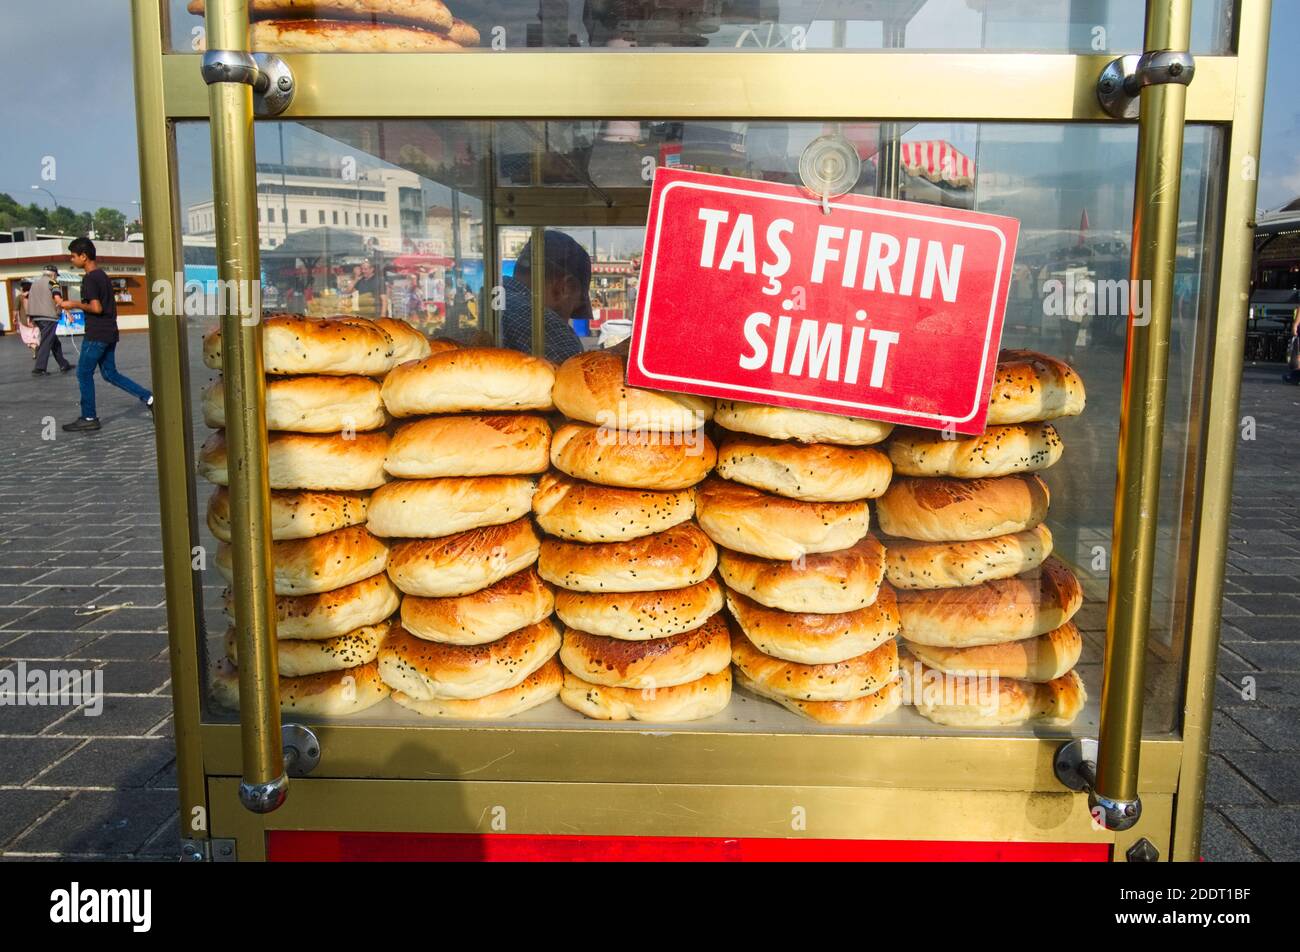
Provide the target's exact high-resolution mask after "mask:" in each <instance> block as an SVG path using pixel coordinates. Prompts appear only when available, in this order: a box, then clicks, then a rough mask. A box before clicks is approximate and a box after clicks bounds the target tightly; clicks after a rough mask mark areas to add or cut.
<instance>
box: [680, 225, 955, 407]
mask: <svg viewBox="0 0 1300 952" xmlns="http://www.w3.org/2000/svg"><path fill="white" fill-rule="evenodd" d="M698 217H699V220H700V221H701V222H702V223H703V235H702V238H701V241H700V267H701V268H704V269H713V270H719V271H731V270H733V269H739V270H740V271H743V272H744V273H746V274H758V273H760V272H761V273H762V274H763V276H764V277H766V278H767V279H768V283H767V285H766V286H765V287H763V288H762V292H763V293H764V294H766V295H777V294H780V293H781V292H782V289H783V285H782V279H783V278H785V277H786V276H787V275H788V274H789V272H790V268H791V265H792V263H793V261H792V256H791V254H790V250H789V247H788V245H787V244H786V241H785V238H786V237H787V236H789V235H792V234H793V232H794V230H795V224H794V222H793V221H791V220H790V219H787V218H776V219H773V220H772V221H771V222H769V223H768V225H767V228H766V229H764V230H763V231H762V245H763V247H762V249H761V250H760V248H759V238H758V235H757V234H756V229H755V227H754V217H753V216H752V215H747V214H739V215H736V216H735V218H734V220H733V219H732V217H731V215H730V213H728V212H727V211H726V210H725V209H717V208H701V209H700V210H699V213H698ZM720 239H724V240H720ZM922 244H923V243H922V241H921V239H920V238H916V237H909V238H907V239H906V241H905V242H901V243H900V242H899V240H898V238H896V237H895V236H894V235H891V234H888V233H887V232H880V231H876V232H867V231H864V230H861V229H854V228H850V229H845V228H841V227H838V226H834V225H826V224H823V225H820V226H819V227H818V229H817V235H816V239H815V243H814V252H813V255H812V259H811V262H810V268H809V272H808V274H807V275H806V276H803V279H804V280H805V281H806V282H808V283H810V284H823V283H826V282H828V281H835V280H838V281H839V283H840V285H841V286H842V287H845V288H855V287H860V288H861V289H862V290H864V291H872V292H877V293H880V294H892V295H901V296H905V297H916V298H919V299H923V300H928V299H932V298H934V296H935V293H936V292H938V295H939V297H940V298H941V299H942V300H943V301H945V302H948V303H952V302H953V301H955V300H956V298H957V287H958V284H959V282H960V279H961V264H962V257H963V255H964V253H965V247H964V246H963V245H961V244H956V243H952V244H948V245H945V243H944V242H941V241H936V240H933V239H930V240H927V241H925V242H924V248H922ZM719 248H721V252H719ZM918 276H919V281H918ZM792 306H793V301H792V300H790V299H786V300H784V301H782V302H781V307H782V310H783V311H788V310H789V309H790V308H791V307H792ZM853 319H854V321H855V322H857V323H856V324H855V326H853V327H852V329H851V330H849V331H848V340H847V342H846V341H845V340H844V334H845V324H844V323H843V322H841V321H839V320H836V319H833V318H832V319H829V320H826V321H822V320H818V319H817V318H816V317H803V318H796V317H794V316H793V315H791V314H786V313H781V314H779V315H777V316H776V317H775V318H774V317H773V316H772V314H770V313H767V312H765V311H753V312H751V313H750V314H749V315H748V317H746V318H745V322H744V339H745V343H746V345H747V346H748V352H747V353H741V354H740V355H739V357H738V364H739V366H740V367H741V369H743V370H757V369H759V368H763V367H766V368H767V369H768V370H769V371H770V372H772V373H774V374H783V375H787V376H792V377H805V378H809V379H813V380H830V381H843V382H844V383H846V384H857V383H858V382H859V380H860V378H861V376H862V374H861V371H862V369H863V363H864V359H869V361H870V373H869V374H868V375H867V379H866V385H867V386H868V387H873V388H880V387H882V386H883V385H884V381H885V379H886V370H887V367H888V360H889V354H890V348H891V347H893V345H895V344H897V343H898V342H899V339H900V335H899V333H898V332H897V331H890V330H884V329H882V328H873V327H871V325H870V322H869V320H868V315H867V312H866V311H865V310H861V309H859V310H856V311H855V312H854V314H853ZM796 320H797V321H798V325H797V327H796Z"/></svg>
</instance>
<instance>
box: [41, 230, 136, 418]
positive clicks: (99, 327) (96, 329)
mask: <svg viewBox="0 0 1300 952" xmlns="http://www.w3.org/2000/svg"><path fill="white" fill-rule="evenodd" d="M68 259H69V260H70V261H71V262H72V266H73V267H74V268H81V269H83V270H84V271H85V272H86V273H85V275H84V276H83V277H82V279H81V300H80V301H62V302H60V304H59V307H61V308H62V309H63V310H65V311H71V310H75V309H77V308H80V309H81V310H83V311H85V312H86V341H85V343H84V344H82V346H81V358H80V359H79V360H78V361H77V383H79V384H80V385H81V416H79V417H77V419H75V420H73V421H72V422H71V423H65V424H63V428H64V429H65V430H69V431H72V432H86V431H93V430H98V429H99V417H98V416H97V415H96V414H95V368H96V367H98V368H99V373H100V376H102V377H103V378H104V382H105V383H111V384H112V385H113V386H115V387H120V388H121V389H123V390H125V391H126V392H127V393H129V394H131V396H133V397H135V398H136V399H137V400H139V401H140V402H141V403H143V404H144V405H145V406H146V407H148V408H149V412H150V413H153V394H151V393H150V392H149V391H148V390H146V389H145V388H144V387H142V386H140V385H139V384H138V383H136V382H135V381H134V380H132V379H131V378H130V377H128V376H126V374H120V373H118V372H117V364H116V362H115V361H114V358H113V352H114V351H115V350H117V337H118V334H117V302H116V300H115V299H114V297H113V282H112V281H110V280H109V279H108V275H106V274H105V273H104V272H103V269H101V268H100V267H99V265H97V264H96V263H95V243H94V242H93V241H91V240H90V239H89V238H74V239H72V242H71V244H69V245H68Z"/></svg>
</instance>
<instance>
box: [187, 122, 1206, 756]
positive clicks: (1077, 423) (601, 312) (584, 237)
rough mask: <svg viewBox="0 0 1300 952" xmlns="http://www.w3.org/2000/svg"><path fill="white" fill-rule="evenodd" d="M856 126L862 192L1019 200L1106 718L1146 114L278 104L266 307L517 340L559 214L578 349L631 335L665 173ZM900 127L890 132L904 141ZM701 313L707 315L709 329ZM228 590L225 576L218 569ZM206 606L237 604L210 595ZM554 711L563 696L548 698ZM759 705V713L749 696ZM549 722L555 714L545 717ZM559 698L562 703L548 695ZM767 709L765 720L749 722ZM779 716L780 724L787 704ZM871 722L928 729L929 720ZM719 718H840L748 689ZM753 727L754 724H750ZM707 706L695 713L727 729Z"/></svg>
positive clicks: (1202, 163)
mask: <svg viewBox="0 0 1300 952" xmlns="http://www.w3.org/2000/svg"><path fill="white" fill-rule="evenodd" d="M827 133H835V134H839V135H842V136H844V137H845V138H846V139H847V140H848V141H849V143H851V145H852V146H853V148H854V149H855V150H856V151H857V152H858V155H859V157H860V158H861V160H862V162H861V172H860V175H859V179H858V181H857V182H856V184H855V185H854V187H853V190H854V191H855V192H858V193H860V194H869V195H870V194H880V193H882V192H891V193H892V194H895V195H896V196H897V197H898V198H901V199H904V200H909V201H918V202H926V203H929V204H941V205H948V206H952V207H961V208H973V209H977V210H980V211H985V212H991V213H996V214H1001V215H1008V216H1011V217H1014V218H1016V219H1018V220H1019V221H1020V223H1021V232H1020V242H1019V247H1018V249H1017V255H1016V263H1015V269H1014V273H1013V280H1012V285H1011V288H1010V296H1009V300H1008V306H1007V313H1006V321H1005V329H1004V337H1003V343H1004V346H1006V347H1014V348H1029V349H1033V350H1039V351H1042V352H1045V353H1047V354H1051V355H1053V356H1056V357H1060V358H1064V359H1066V360H1068V361H1070V362H1071V363H1072V364H1073V365H1074V366H1075V367H1076V369H1077V370H1078V371H1079V373H1080V375H1081V376H1082V377H1083V379H1084V382H1085V384H1086V386H1087V393H1088V406H1087V410H1086V411H1085V413H1084V414H1083V415H1082V416H1080V417H1075V418H1068V419H1065V420H1061V421H1058V423H1057V428H1058V430H1059V432H1060V434H1061V438H1062V440H1063V443H1064V446H1065V460H1064V461H1063V463H1062V464H1060V465H1057V466H1054V467H1052V468H1050V469H1049V470H1047V471H1046V472H1044V473H1043V477H1044V479H1045V480H1046V482H1047V483H1048V485H1049V487H1050V489H1051V494H1052V502H1051V508H1050V513H1049V517H1048V522H1049V526H1050V528H1051V530H1052V534H1053V536H1054V540H1055V541H1054V550H1055V554H1056V556H1057V557H1058V558H1060V559H1062V560H1063V561H1065V562H1067V563H1068V564H1069V565H1070V566H1071V568H1072V569H1073V570H1074V572H1075V573H1076V574H1077V575H1078V577H1079V578H1080V580H1081V581H1082V583H1083V586H1084V591H1085V604H1084V607H1083V609H1082V610H1081V611H1080V613H1079V614H1078V615H1077V616H1076V617H1075V619H1074V621H1075V623H1076V624H1077V625H1078V627H1079V628H1080V630H1081V631H1082V632H1083V635H1084V640H1085V649H1084V655H1083V658H1082V660H1081V663H1080V666H1079V672H1080V674H1081V675H1082V677H1083V678H1084V681H1085V683H1086V685H1087V689H1088V693H1089V695H1090V697H1091V699H1092V700H1091V702H1090V704H1089V706H1088V708H1087V709H1086V710H1085V712H1084V713H1083V715H1081V716H1080V718H1079V719H1078V720H1077V721H1076V722H1075V724H1074V725H1073V726H1072V728H1071V730H1073V731H1075V732H1078V733H1088V732H1092V731H1095V729H1096V717H1097V705H1096V702H1097V700H1098V698H1099V696H1100V661H1101V652H1102V645H1103V639H1104V627H1105V617H1104V616H1105V604H1106V593H1107V586H1108V581H1109V576H1110V561H1111V559H1112V558H1113V553H1111V551H1110V533H1111V528H1112V521H1113V515H1114V512H1113V499H1114V489H1115V481H1116V469H1115V466H1116V444H1117V437H1118V427H1117V420H1118V416H1119V401H1120V395H1121V389H1122V381H1123V374H1124V345H1125V335H1126V320H1127V314H1128V305H1129V295H1130V293H1132V294H1135V295H1137V303H1138V305H1139V306H1140V307H1145V304H1146V301H1145V298H1144V295H1145V293H1146V292H1145V291H1144V289H1142V288H1136V289H1130V288H1129V287H1128V286H1127V280H1126V279H1127V274H1128V263H1129V256H1130V244H1131V230H1132V215H1133V208H1132V201H1133V185H1132V182H1133V176H1132V169H1133V168H1134V163H1135V159H1136V130H1135V128H1134V127H1132V126H1120V125H1085V124H1057V125H1048V124H1028V123H1026V124H998V125H994V124H983V125H980V124H972V123H938V122H925V123H891V124H879V123H873V122H867V121H860V122H853V123H821V122H804V123H781V122H748V123H744V122H741V123H734V122H708V121H691V122H660V121H654V122H651V121H635V120H621V121H616V122H615V121H609V122H587V121H578V122H558V121H555V122H545V123H530V122H499V123H494V124H490V125H489V124H480V123H473V122H433V121H422V120H421V121H415V120H412V121H395V122H375V121H329V122H324V121H322V122H311V123H288V122H285V123H263V124H259V126H258V135H257V206H258V228H259V236H260V247H261V254H262V267H263V276H264V281H265V292H264V306H265V307H266V308H267V309H270V310H288V311H296V312H302V313H308V314H336V313H353V314H384V315H391V316H395V317H401V318H403V319H405V320H408V321H410V322H411V323H412V324H415V325H416V326H418V327H420V328H421V329H422V330H424V331H425V333H427V334H430V335H434V336H448V337H452V338H454V339H457V340H460V341H464V342H477V341H494V340H500V335H501V328H500V327H499V326H498V323H497V321H496V320H495V317H496V316H497V314H496V312H495V311H494V310H493V303H492V302H493V299H494V297H495V294H494V291H496V290H497V288H498V287H500V285H501V282H502V281H509V280H511V279H513V278H514V276H515V274H516V266H517V264H518V259H519V257H520V254H521V252H523V250H524V248H525V246H526V244H527V243H528V242H529V240H530V238H531V237H532V235H533V233H534V228H545V229H548V230H554V231H559V232H563V233H564V234H565V235H567V236H569V238H571V239H572V240H573V241H574V242H576V244H577V245H578V246H581V249H582V251H583V253H584V254H585V256H586V259H587V261H588V262H589V267H590V283H589V289H588V296H589V298H590V304H591V310H590V317H587V316H586V315H585V314H584V315H582V316H581V317H580V318H579V319H578V320H575V321H572V322H571V325H570V326H571V328H572V331H573V333H574V334H575V335H576V336H577V337H578V338H580V339H581V346H583V347H585V348H588V349H590V348H594V347H605V346H613V345H617V344H618V343H620V342H622V341H623V340H625V338H626V336H627V334H628V332H629V331H630V318H631V315H632V313H633V312H634V310H635V306H636V298H637V290H638V284H639V279H640V266H641V244H642V238H643V234H644V231H643V225H644V222H645V215H646V205H647V202H648V200H649V182H650V180H651V179H652V178H653V172H654V169H655V168H658V167H664V166H675V167H682V168H697V169H703V170H706V171H711V172H721V173H724V174H730V175H736V176H742V177H749V178H755V179H766V180H770V181H778V182H787V183H797V182H798V181H799V178H798V171H797V170H798V160H799V156H800V154H801V152H802V151H803V149H804V148H805V147H806V146H807V144H808V143H810V142H812V141H813V140H814V139H816V138H818V137H819V136H822V135H825V134H827ZM207 136H208V132H207V127H206V126H205V125H202V124H197V123H182V124H180V125H179V126H178V129H177V150H178V155H179V159H180V162H179V168H180V193H181V209H182V222H181V227H182V232H183V235H182V240H183V244H184V250H185V261H186V277H187V278H188V279H190V280H193V281H197V282H200V283H202V282H207V281H211V280H213V279H215V277H216V267H215V258H214V250H213V249H214V246H215V228H216V220H215V210H214V208H213V204H212V200H211V195H212V186H211V181H212V179H211V168H210V159H209V155H210V152H209V143H208V139H207ZM894 137H897V138H896V141H895V138H894ZM1220 150H1221V136H1220V134H1219V132H1218V131H1217V130H1215V129H1212V128H1210V127H1204V126H1189V127H1188V129H1187V132H1186V137H1185V156H1184V174H1183V183H1182V205H1181V211H1180V216H1179V220H1180V226H1179V237H1178V248H1177V272H1176V275H1177V278H1176V285H1175V296H1176V300H1175V311H1174V314H1173V321H1172V338H1171V346H1170V373H1169V392H1168V410H1167V419H1166V427H1165V436H1164V440H1165V456H1164V462H1163V483H1162V498H1161V506H1160V517H1159V525H1158V543H1157V546H1158V547H1157V561H1156V576H1155V597H1154V599H1153V603H1152V633H1151V640H1150V646H1151V652H1152V658H1151V661H1150V663H1149V677H1148V695H1149V696H1148V705H1147V714H1146V727H1147V730H1148V732H1159V731H1165V730H1169V729H1170V728H1171V727H1172V726H1173V725H1174V719H1175V714H1176V711H1177V710H1178V686H1179V671H1180V661H1181V657H1180V656H1181V651H1182V629H1183V625H1184V622H1185V617H1184V604H1185V591H1184V590H1183V586H1184V585H1185V584H1186V578H1187V576H1188V566H1187V559H1188V542H1189V538H1190V536H1189V534H1188V533H1189V526H1190V512H1191V506H1192V503H1193V501H1194V495H1193V493H1194V486H1193V485H1192V478H1191V477H1192V475H1193V474H1191V473H1189V471H1188V470H1189V467H1188V466H1187V462H1188V461H1189V460H1190V459H1193V458H1194V456H1195V452H1196V450H1197V446H1196V433H1197V432H1198V430H1199V418H1198V414H1199V410H1200V400H1201V397H1202V394H1201V393H1200V391H1199V389H1198V384H1197V381H1196V380H1195V379H1194V367H1195V366H1197V364H1196V360H1197V359H1199V357H1200V356H1203V355H1201V354H1200V352H1201V351H1202V350H1203V348H1204V346H1205V341H1206V337H1207V335H1205V334H1203V333H1201V329H1202V328H1203V327H1204V326H1205V325H1204V323H1203V320H1204V317H1205V315H1206V313H1207V311H1206V308H1207V301H1208V293H1209V290H1210V282H1209V280H1208V277H1207V275H1208V274H1209V272H1210V264H1211V261H1212V258H1213V254H1214V252H1215V249H1214V248H1213V247H1212V245H1211V244H1210V239H1209V238H1208V237H1207V236H1209V235H1213V234H1215V233H1216V232H1215V228H1214V222H1213V221H1212V215H1213V209H1215V208H1217V206H1218V201H1217V197H1216V195H1215V194H1214V188H1213V183H1214V182H1215V181H1216V180H1217V178H1218V171H1219V167H1220V162H1221V156H1220ZM709 334H710V328H709V327H708V326H707V324H705V325H703V326H701V327H699V328H698V337H699V339H700V341H701V342H706V341H708V339H709ZM216 584H217V591H219V583H216ZM207 604H208V606H209V608H210V609H211V608H212V607H213V606H219V605H220V599H219V598H218V597H217V592H215V591H210V592H209V598H208V601H207ZM548 710H549V709H548ZM756 711H760V712H761V713H758V714H755V712H756ZM538 716H539V717H541V718H542V720H543V721H545V719H546V717H551V716H552V714H545V715H544V716H543V715H541V714H539V715H538ZM554 716H555V717H561V718H562V717H565V716H567V715H565V714H563V713H554ZM754 716H757V717H758V718H759V719H758V720H754V721H752V722H751V721H750V720H749V718H751V717H754ZM783 718H784V719H783ZM908 718H910V715H908V717H904V718H901V719H899V720H898V721H897V722H895V721H892V720H891V721H890V722H889V723H886V724H881V725H877V726H876V727H873V730H879V731H889V730H925V731H930V730H933V729H934V728H933V727H932V726H927V725H920V724H918V723H917V722H916V720H915V719H908ZM723 721H724V722H725V723H723V722H720V723H722V726H724V727H725V728H726V729H742V730H745V729H760V728H772V729H791V730H804V731H808V730H823V729H826V728H821V727H817V726H815V725H811V724H809V723H808V722H803V721H794V720H791V719H789V716H788V715H786V714H783V713H781V712H779V711H772V710H768V707H767V706H763V705H758V704H757V702H752V701H749V702H746V701H740V700H737V701H733V711H732V712H731V713H730V714H728V715H724V716H723ZM756 725H757V726H756ZM718 727H719V725H718V724H715V723H713V722H706V723H703V724H699V725H691V726H690V727H689V729H718Z"/></svg>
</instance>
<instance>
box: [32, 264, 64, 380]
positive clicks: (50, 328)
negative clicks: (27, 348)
mask: <svg viewBox="0 0 1300 952" xmlns="http://www.w3.org/2000/svg"><path fill="white" fill-rule="evenodd" d="M58 277H59V268H58V266H57V265H52V264H49V265H46V266H45V270H44V271H43V272H41V274H40V275H39V276H37V277H35V278H32V288H31V290H30V291H28V292H27V317H28V319H29V320H30V321H32V322H33V323H34V324H35V325H36V327H37V328H38V329H39V330H40V334H41V340H40V345H39V346H38V347H37V349H36V366H35V367H33V368H32V373H33V374H34V375H35V376H37V377H43V376H46V375H47V374H49V371H48V370H46V369H45V368H46V367H47V366H48V365H49V362H50V355H51V354H53V355H54V362H55V363H57V364H58V365H59V372H60V373H65V374H66V373H67V372H68V371H69V370H71V369H72V364H71V363H70V362H69V361H68V360H67V359H66V358H65V357H64V356H63V344H62V342H61V341H60V340H59V335H58V334H57V333H56V331H57V330H58V327H59V305H60V304H61V303H62V301H63V294H62V293H61V292H60V291H59V288H58V285H56V284H54V283H53V282H54V281H56V280H57V279H58Z"/></svg>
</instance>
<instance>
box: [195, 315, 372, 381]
mask: <svg viewBox="0 0 1300 952" xmlns="http://www.w3.org/2000/svg"><path fill="white" fill-rule="evenodd" d="M262 361H263V364H264V368H263V369H264V370H265V371H266V373H268V374H286V375H295V374H327V375H348V374H359V375H360V376H363V377H379V376H382V375H383V374H386V373H388V371H389V369H390V368H391V367H392V366H393V339H392V338H391V337H389V336H388V332H387V331H385V330H384V329H383V328H381V327H379V326H378V325H376V324H375V322H374V321H370V320H367V319H366V318H364V317H303V316H302V315H301V314H273V315H270V316H264V317H263V319H262ZM203 363H204V364H205V365H207V366H208V367H211V368H212V369H213V370H220V369H221V328H220V327H219V326H218V327H216V328H213V330H211V331H209V332H208V333H207V334H206V335H205V336H204V338H203Z"/></svg>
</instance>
